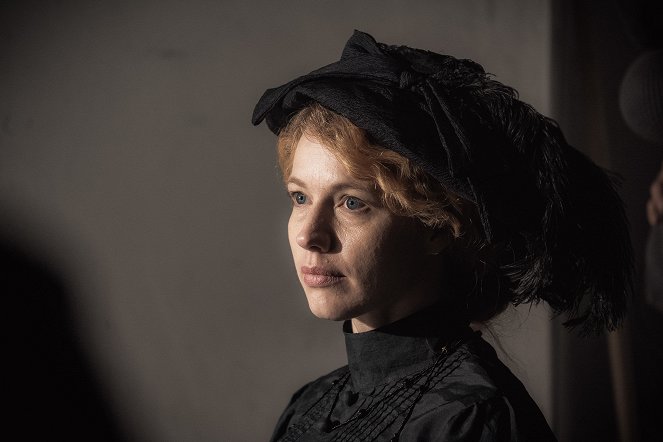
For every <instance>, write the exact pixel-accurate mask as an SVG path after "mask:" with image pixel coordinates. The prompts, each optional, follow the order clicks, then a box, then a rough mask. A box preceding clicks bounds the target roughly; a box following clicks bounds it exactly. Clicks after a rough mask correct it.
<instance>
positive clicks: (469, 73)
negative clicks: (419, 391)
mask: <svg viewBox="0 0 663 442" xmlns="http://www.w3.org/2000/svg"><path fill="white" fill-rule="evenodd" d="M311 102H317V103H319V104H321V105H322V106H324V107H326V108H328V109H330V110H332V111H334V112H336V113H338V114H340V115H343V116H344V117H346V118H348V119H349V120H350V121H352V122H353V123H354V124H355V125H356V126H358V127H360V128H362V129H364V130H365V131H366V132H367V134H368V135H369V136H370V137H371V138H372V140H373V141H374V142H375V143H376V144H378V145H380V146H382V147H384V148H386V149H390V150H393V151H395V152H398V153H400V154H401V155H403V156H405V157H407V158H409V159H410V160H411V161H413V162H414V163H415V164H418V165H419V166H421V167H422V168H423V169H424V170H426V171H427V172H428V173H429V174H431V175H432V176H433V177H435V178H436V179H437V180H438V181H439V182H440V183H442V184H443V185H444V186H445V187H446V188H447V189H448V190H449V191H451V192H453V193H455V194H457V195H459V196H461V197H463V198H464V199H466V200H468V201H470V202H473V203H474V204H475V205H476V209H477V212H478V214H479V218H480V223H481V225H482V226H483V229H482V230H483V235H484V243H483V245H482V246H481V247H479V249H480V250H482V251H491V253H492V258H491V260H490V261H488V266H489V267H490V268H493V267H494V268H496V269H498V270H497V271H496V272H495V273H496V274H497V275H498V278H499V279H500V280H499V283H497V284H495V285H496V286H497V287H499V289H497V288H496V289H495V290H492V289H491V290H489V292H491V293H492V295H497V296H505V297H506V298H507V300H510V301H511V302H512V303H514V304H519V303H523V302H531V301H534V302H536V301H539V300H545V301H546V302H548V304H550V306H551V307H552V308H553V310H554V311H555V312H557V313H562V312H565V313H567V314H568V316H569V320H568V321H567V324H568V325H571V326H576V325H579V324H582V330H583V331H584V332H591V331H601V330H602V329H604V328H607V329H614V328H615V327H617V326H618V325H619V323H620V322H621V319H622V318H623V315H624V312H625V309H626V305H627V300H628V298H629V296H630V293H631V291H632V272H633V260H632V251H631V243H630V238H629V232H628V227H627V222H626V217H625V213H624V208H623V205H622V202H621V200H620V198H619V196H618V195H617V193H616V191H615V188H614V185H613V182H612V180H611V178H610V177H609V176H607V175H606V174H605V173H604V172H603V171H602V170H601V169H600V168H599V167H597V166H596V165H595V164H593V163H592V162H591V161H590V160H589V159H588V158H587V157H585V156H584V155H583V154H581V153H580V152H579V151H577V150H576V149H574V148H573V147H572V146H570V145H569V144H568V143H567V142H566V140H565V139H564V137H563V135H562V133H561V131H560V129H559V128H558V126H557V124H556V123H555V122H554V121H553V120H550V119H548V118H546V117H545V116H543V115H541V114H539V113H538V112H536V111H535V110H534V109H533V108H532V107H531V106H529V105H527V104H526V103H523V102H522V101H520V100H518V99H517V93H516V92H515V91H514V90H513V89H512V88H509V87H507V86H505V85H503V84H501V83H499V82H498V81H495V80H494V79H493V78H492V77H491V76H490V75H489V74H487V73H486V72H485V71H484V69H483V68H482V67H481V66H480V65H478V64H477V63H474V62H472V61H470V60H461V59H456V58H454V57H452V56H449V55H441V54H436V53H433V52H429V51H424V50H420V49H413V48H409V47H405V46H389V45H385V44H383V43H378V42H376V41H375V40H374V39H373V37H371V36H370V35H368V34H365V33H362V32H359V31H355V33H354V34H353V35H352V37H351V38H350V39H349V40H348V42H347V44H346V46H345V49H344V50H343V54H342V56H341V58H340V60H339V61H337V62H335V63H332V64H330V65H327V66H325V67H322V68H320V69H318V70H316V71H313V72H311V73H309V74H307V75H304V76H301V77H299V78H296V79H294V80H292V81H290V82H289V83H286V84H284V85H283V86H280V87H277V88H273V89H269V90H267V91H266V92H265V93H264V94H263V96H262V97H261V99H260V101H259V102H258V104H257V105H256V107H255V110H254V113H253V119H252V121H253V123H254V124H259V123H260V122H261V121H262V120H263V119H264V120H266V122H267V125H268V126H269V128H270V129H271V130H272V131H273V132H274V133H277V134H278V133H279V131H280V130H281V129H282V128H283V127H284V126H285V125H286V124H287V123H288V121H289V120H290V118H291V117H292V115H293V114H295V113H296V112H297V111H298V110H300V109H301V108H303V107H305V106H306V105H308V104H310V103H311ZM485 262H486V261H485V260H484V263H485ZM477 287H482V284H477ZM498 290H500V291H501V292H498ZM478 296H483V295H482V294H478ZM475 319H477V320H481V319H484V318H480V317H477V318H475Z"/></svg>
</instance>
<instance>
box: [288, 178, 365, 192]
mask: <svg viewBox="0 0 663 442" xmlns="http://www.w3.org/2000/svg"><path fill="white" fill-rule="evenodd" d="M285 183H286V185H287V184H295V185H297V186H300V187H303V188H306V187H307V185H306V182H305V181H304V180H302V179H300V178H297V177H295V176H290V178H288V179H287V180H286V182H285ZM346 189H349V190H359V191H363V192H368V193H371V194H373V193H375V192H376V188H375V185H374V184H373V183H372V182H370V181H361V180H358V181H348V182H346V181H341V182H339V183H334V184H333V185H331V186H329V187H328V188H327V190H330V191H340V190H346Z"/></svg>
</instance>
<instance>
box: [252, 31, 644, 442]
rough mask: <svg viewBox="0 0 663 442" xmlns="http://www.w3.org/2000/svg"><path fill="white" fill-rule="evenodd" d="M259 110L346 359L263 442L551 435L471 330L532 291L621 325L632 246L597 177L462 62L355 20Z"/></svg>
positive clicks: (295, 240)
mask: <svg viewBox="0 0 663 442" xmlns="http://www.w3.org/2000/svg"><path fill="white" fill-rule="evenodd" d="M263 119H266V121H267V124H268V126H269V128H270V129H271V130H272V131H273V132H274V133H276V134H278V135H279V141H278V153H279V161H280V167H281V170H282V172H283V177H284V181H285V183H286V186H287V189H288V193H289V194H290V196H291V199H292V205H293V207H292V214H291V217H290V222H289V225H288V236H289V239H290V246H291V248H292V254H293V258H294V262H295V266H296V268H297V273H298V276H299V279H300V281H301V283H302V286H303V288H304V292H305V293H306V297H307V300H308V303H309V307H310V308H311V311H312V312H313V313H314V314H315V315H316V316H318V317H321V318H326V319H332V320H343V321H345V323H344V333H345V339H346V347H347V353H348V365H347V366H345V367H342V368H340V369H338V370H336V371H334V372H332V373H330V374H328V375H325V376H323V377H321V378H319V379H317V380H315V381H313V382H311V383H309V384H307V385H306V386H304V387H303V388H302V389H300V390H299V391H298V392H296V393H295V395H294V396H293V398H292V400H291V402H290V404H289V405H288V407H287V408H286V410H285V412H284V413H283V415H282V416H281V419H280V421H279V423H278V425H277V428H276V430H275V432H274V435H273V438H272V440H279V441H281V440H283V441H291V440H300V441H318V440H320V441H326V440H360V441H367V440H402V441H406V440H419V441H428V440H443V441H453V440H537V441H542V440H554V436H553V435H552V432H551V431H550V429H549V427H548V425H547V423H546V421H545V419H544V418H543V416H542V415H541V413H540V411H539V410H538V408H537V407H536V405H535V404H534V402H533V401H532V399H531V398H530V397H529V395H528V394H527V392H526V391H525V389H524V387H523V386H522V384H521V383H520V382H519V381H518V380H517V379H516V378H515V377H514V376H513V375H512V374H511V373H510V372H509V370H508V369H507V368H506V367H505V366H504V365H502V364H501V363H500V362H499V360H498V359H497V357H496V355H495V352H494V351H493V349H492V348H491V347H490V345H489V344H487V343H486V342H485V341H483V340H482V339H481V337H480V336H479V335H478V334H477V333H473V332H472V331H471V329H470V328H469V324H470V323H471V322H481V321H487V320H489V319H491V318H493V317H494V316H496V315H497V314H499V313H500V312H501V311H503V310H504V308H506V306H507V305H508V304H509V303H513V304H518V303H522V302H538V301H541V300H545V301H546V302H548V303H549V304H550V306H551V307H552V308H553V309H554V311H555V312H557V313H566V314H568V320H567V322H566V324H568V325H569V326H579V327H580V330H581V332H584V333H588V332H593V331H600V330H601V329H604V328H607V329H613V328H614V327H616V326H617V325H618V324H619V322H620V320H621V318H622V316H623V313H624V309H625V305H626V300H627V297H628V294H629V291H630V285H631V267H632V265H631V250H630V242H629V238H628V232H627V228H626V222H625V218H624V212H623V208H622V205H621V201H620V200H619V198H618V196H617V195H616V193H615V191H614V189H613V187H612V184H611V182H610V180H609V179H608V177H607V176H606V175H605V174H604V173H603V172H602V171H601V170H600V169H599V168H598V167H596V166H595V165H594V164H592V163H591V162H590V161H589V160H588V159H586V158H585V157H584V156H583V155H581V154H580V153H579V152H577V151H576V150H575V149H573V148H572V147H571V146H569V145H568V144H567V143H566V142H565V141H564V139H563V137H562V135H561V132H560V131H559V129H558V128H557V126H556V125H555V123H554V122H553V121H551V120H549V119H547V118H545V117H543V116H542V115H540V114H538V113H537V112H536V111H534V110H533V109H532V108H531V107H529V106H528V105H526V104H524V103H522V102H520V101H518V100H517V99H516V98H515V92H514V91H513V90H512V89H510V88H508V87H506V86H504V85H502V84H500V83H498V82H497V81H495V80H493V79H491V78H490V77H489V76H488V75H487V74H485V72H484V71H483V69H482V68H481V66H479V65H477V64H476V63H473V62H471V61H468V60H457V59H455V58H453V57H450V56H445V55H440V54H435V53H432V52H427V51H422V50H418V49H412V48H408V47H404V46H387V45H385V44H381V43H377V42H376V41H375V40H374V39H373V38H372V37H371V36H369V35H368V34H365V33H361V32H358V31H355V33H354V35H353V36H352V37H351V38H350V40H349V41H348V43H347V44H346V46H345V49H344V51H343V54H342V56H341V59H340V60H339V61H337V62H335V63H332V64H330V65H328V66H325V67H323V68H321V69H318V70H316V71H314V72H312V73H310V74H308V75H304V76H302V77H299V78H297V79H295V80H293V81H291V82H289V83H287V84H285V85H283V86H281V87H279V88H275V89H270V90H268V91H267V92H265V94H264V95H263V97H262V98H261V100H260V102H259V103H258V105H257V106H256V109H255V112H254V116H253V123H254V124H259V123H260V122H261V121H262V120H263ZM606 238H609V240H607V239H606Z"/></svg>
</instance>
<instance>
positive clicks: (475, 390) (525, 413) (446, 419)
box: [409, 336, 555, 441]
mask: <svg viewBox="0 0 663 442" xmlns="http://www.w3.org/2000/svg"><path fill="white" fill-rule="evenodd" d="M446 364H447V365H448V366H450V369H449V371H448V372H447V374H446V375H445V376H444V377H443V379H441V380H440V382H438V383H436V385H435V386H433V388H431V389H430V390H429V391H428V392H427V393H426V395H425V397H424V398H422V401H420V403H419V406H418V407H417V408H416V409H415V413H413V416H412V418H411V425H410V426H409V427H410V429H417V431H420V432H421V434H428V433H427V432H430V435H431V437H433V435H435V437H438V436H439V437H440V438H441V439H435V440H456V439H453V438H449V437H451V434H446V432H453V434H455V435H456V436H458V435H459V434H464V432H469V433H468V435H469V434H470V433H471V434H482V435H484V436H486V437H488V439H487V440H541V441H548V440H555V438H554V436H553V433H552V432H551V430H550V427H549V426H548V424H547V422H546V420H545V417H544V416H543V414H542V413H541V411H540V410H539V408H538V406H537V405H536V403H535V402H534V400H533V399H532V398H531V397H530V395H529V394H528V392H527V390H526V389H525V387H524V386H523V384H522V383H521V382H520V381H519V380H518V378H516V376H514V375H513V374H512V373H511V371H510V370H509V369H508V368H507V367H506V366H505V365H504V364H503V363H502V362H501V361H500V360H499V359H498V357H497V354H496V353H495V350H494V349H493V348H492V346H491V345H490V344H488V343H487V342H486V341H484V340H483V339H481V338H480V337H478V336H477V337H476V338H474V339H471V340H469V341H468V342H466V343H465V344H463V345H461V346H459V347H458V348H457V349H456V350H455V351H454V352H452V353H451V354H450V355H449V357H448V358H447V361H446ZM438 432H444V434H445V437H442V435H441V433H440V434H438ZM468 437H469V436H468ZM482 437H483V436H482ZM533 438H534V439H533ZM477 440H483V439H482V438H479V439H477Z"/></svg>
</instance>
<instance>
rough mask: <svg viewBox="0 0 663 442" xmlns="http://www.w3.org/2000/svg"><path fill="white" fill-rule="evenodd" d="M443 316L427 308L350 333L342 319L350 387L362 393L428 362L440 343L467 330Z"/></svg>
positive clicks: (347, 325) (462, 322) (350, 328)
mask: <svg viewBox="0 0 663 442" xmlns="http://www.w3.org/2000/svg"><path fill="white" fill-rule="evenodd" d="M445 316H446V315H444V313H443V312H442V311H441V310H440V309H439V308H435V307H431V308H428V309H425V310H423V311H420V312H418V313H415V314H413V315H411V316H408V317H407V318H404V319H401V320H399V321H396V322H394V323H391V324H389V325H386V326H384V327H380V328H378V329H375V330H371V331H368V332H364V333H352V326H351V323H350V321H346V322H345V323H344V324H343V332H344V334H345V347H346V351H347V355H348V366H349V368H350V375H351V381H352V386H353V389H354V390H355V391H363V392H365V391H368V390H371V389H372V388H374V387H376V386H378V385H380V384H383V383H385V382H389V381H393V380H396V379H399V378H401V377H403V376H407V375H408V374H410V373H414V372H416V371H418V370H419V369H421V368H423V367H424V366H426V365H428V364H430V363H431V361H432V359H433V358H435V357H436V355H437V354H438V353H437V351H439V350H440V348H441V347H442V346H444V345H446V344H447V343H449V342H450V341H451V340H453V339H454V338H457V337H459V336H460V335H462V334H463V333H464V332H465V331H467V329H468V327H467V323H466V322H464V321H460V322H459V321H458V320H456V321H449V320H446V319H445Z"/></svg>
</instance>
